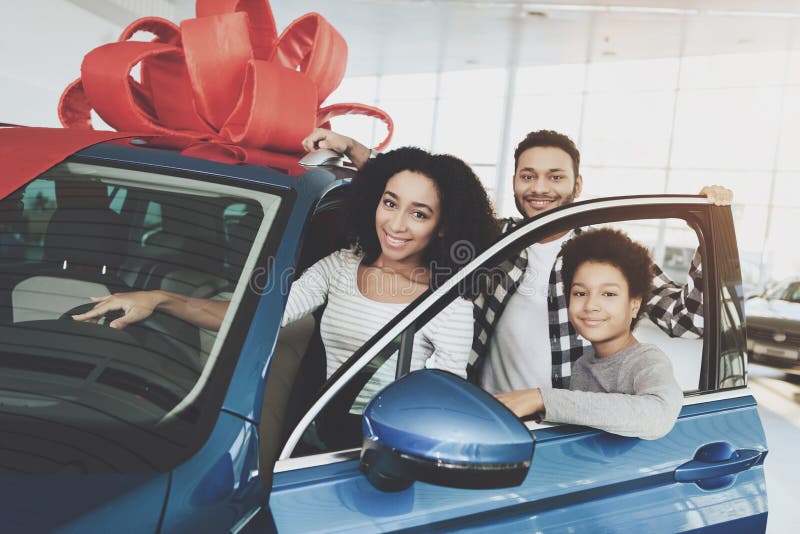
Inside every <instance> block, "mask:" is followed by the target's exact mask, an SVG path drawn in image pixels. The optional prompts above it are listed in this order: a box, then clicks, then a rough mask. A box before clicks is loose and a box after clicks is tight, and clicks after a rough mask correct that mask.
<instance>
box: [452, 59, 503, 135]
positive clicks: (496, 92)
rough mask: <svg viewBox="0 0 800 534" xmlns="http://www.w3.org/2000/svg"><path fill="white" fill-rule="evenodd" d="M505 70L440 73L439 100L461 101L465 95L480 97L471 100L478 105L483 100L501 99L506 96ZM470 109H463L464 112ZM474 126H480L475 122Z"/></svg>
mask: <svg viewBox="0 0 800 534" xmlns="http://www.w3.org/2000/svg"><path fill="white" fill-rule="evenodd" d="M507 76H508V75H507V72H506V69H475V70H453V71H449V72H443V73H442V81H441V87H440V90H439V96H440V97H441V98H453V99H461V98H465V97H466V96H467V95H470V94H471V95H480V96H481V98H480V99H474V98H473V99H471V100H472V101H473V102H475V103H479V102H480V101H481V100H484V99H493V97H503V96H505V94H506V78H507ZM469 109H470V108H469V107H467V108H465V109H464V111H465V112H466V111H467V110H469ZM476 124H481V123H480V122H476Z"/></svg>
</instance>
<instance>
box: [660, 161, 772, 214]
mask: <svg viewBox="0 0 800 534" xmlns="http://www.w3.org/2000/svg"><path fill="white" fill-rule="evenodd" d="M771 181H772V173H771V172H768V171H760V172H754V171H737V170H730V171H717V170H709V169H681V170H672V171H670V173H669V187H668V188H667V191H666V192H667V193H675V194H689V195H696V194H697V193H699V192H700V189H702V187H703V186H706V185H712V184H719V185H723V186H725V187H727V188H729V189H731V190H732V191H733V201H734V202H736V203H737V204H739V203H745V202H746V203H747V204H749V205H752V204H767V203H768V202H769V190H770V182H771Z"/></svg>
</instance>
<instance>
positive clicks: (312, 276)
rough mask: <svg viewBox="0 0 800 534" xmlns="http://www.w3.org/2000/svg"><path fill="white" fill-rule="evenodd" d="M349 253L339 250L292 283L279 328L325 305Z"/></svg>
mask: <svg viewBox="0 0 800 534" xmlns="http://www.w3.org/2000/svg"><path fill="white" fill-rule="evenodd" d="M348 254H351V253H350V252H349V251H346V250H340V251H338V252H334V253H333V254H331V255H330V256H326V257H324V258H322V259H321V260H319V261H318V262H317V263H315V264H314V265H312V266H311V267H309V268H308V269H306V271H305V272H304V273H303V274H302V275H301V276H300V278H298V279H297V280H295V281H294V283H293V284H292V288H291V289H290V290H289V299H288V300H287V301H286V309H285V310H284V312H283V319H282V320H281V326H286V325H287V324H290V323H293V322H294V321H297V320H298V319H301V318H303V317H305V316H306V315H308V314H309V313H312V312H313V311H315V310H316V309H317V308H319V307H320V306H322V305H323V304H325V301H326V300H327V299H328V291H329V290H330V287H331V280H333V278H334V276H335V275H336V272H337V271H338V270H339V269H340V268H342V266H344V265H346V263H347V259H348Z"/></svg>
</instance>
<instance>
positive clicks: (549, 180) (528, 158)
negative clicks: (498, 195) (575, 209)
mask: <svg viewBox="0 0 800 534" xmlns="http://www.w3.org/2000/svg"><path fill="white" fill-rule="evenodd" d="M582 186H583V180H582V178H581V177H580V176H575V172H574V170H573V167H572V158H570V157H569V154H567V153H566V152H565V151H563V150H561V149H560V148H556V147H552V146H536V147H533V148H529V149H528V150H526V151H525V152H523V153H522V154H520V155H519V159H518V160H517V169H516V172H515V173H514V202H515V203H516V204H517V209H518V210H519V212H520V213H521V214H522V215H523V216H525V217H533V216H535V215H538V214H540V213H543V212H545V211H547V210H551V209H553V208H557V207H558V206H562V205H564V204H569V203H570V202H573V201H574V200H575V198H576V197H577V196H578V195H580V194H581V187H582Z"/></svg>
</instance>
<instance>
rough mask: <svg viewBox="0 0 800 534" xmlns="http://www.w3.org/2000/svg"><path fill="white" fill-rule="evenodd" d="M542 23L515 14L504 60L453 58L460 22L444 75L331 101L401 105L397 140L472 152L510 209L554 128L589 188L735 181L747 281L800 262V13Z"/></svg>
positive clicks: (354, 90)
mask: <svg viewBox="0 0 800 534" xmlns="http://www.w3.org/2000/svg"><path fill="white" fill-rule="evenodd" d="M530 18H531V16H530V15H529V16H528V17H514V18H512V19H511V20H510V21H509V22H506V23H504V24H506V26H504V27H503V28H504V31H503V32H501V33H502V36H503V37H501V38H505V39H506V40H507V41H508V44H507V45H506V46H500V47H499V48H500V49H501V50H504V51H505V53H506V57H505V58H504V59H503V58H500V61H499V62H500V63H503V61H505V64H506V65H505V66H497V65H496V64H495V65H486V66H483V67H482V66H480V65H475V66H471V65H470V66H466V65H465V66H462V67H461V68H458V67H457V66H456V68H452V66H450V67H448V64H449V63H454V62H453V61H449V59H448V57H447V54H448V52H447V47H448V43H447V42H446V40H447V39H451V40H452V39H456V38H458V39H463V38H464V35H465V32H464V31H455V30H454V29H453V28H452V26H451V27H450V28H449V31H448V32H446V33H445V35H451V36H454V37H447V39H445V42H443V43H439V44H438V47H439V48H438V50H439V53H440V55H441V56H442V57H441V58H440V60H441V61H440V63H439V68H437V69H436V70H435V71H433V72H418V73H407V74H388V75H382V76H351V77H348V78H347V79H346V80H345V82H344V83H343V84H342V86H341V87H340V89H339V90H338V91H337V92H336V93H335V94H334V95H332V97H331V98H330V101H331V102H342V101H362V102H368V103H373V104H375V105H378V106H380V107H382V108H384V109H386V110H387V111H389V112H390V113H391V114H392V117H393V118H394V120H395V123H396V133H395V137H394V139H393V142H392V146H393V147H397V146H402V145H408V144H411V145H417V146H422V147H424V148H428V149H432V150H434V151H439V152H449V153H452V154H454V155H457V156H459V157H462V158H464V159H465V160H466V161H468V162H470V164H472V165H473V167H474V168H475V170H476V172H477V173H478V174H479V176H480V177H481V179H482V180H483V182H484V184H485V185H486V187H487V188H488V189H490V190H491V192H492V195H493V198H494V200H495V203H496V206H497V208H498V211H499V212H500V213H501V214H503V215H513V214H514V212H515V208H514V204H513V200H512V197H511V193H510V192H511V176H512V174H513V157H512V155H513V150H514V146H515V145H516V143H517V142H518V141H519V140H520V139H521V138H522V137H523V136H524V135H525V133H526V132H528V131H531V130H536V129H542V128H547V129H555V130H559V131H561V132H564V133H566V134H568V135H570V136H571V137H572V138H573V139H574V140H575V141H576V142H577V143H578V146H579V147H580V148H581V152H582V174H583V177H584V197H585V198H586V197H597V196H605V195H618V194H620V195H621V194H638V193H654V192H659V193H660V192H665V193H696V192H698V191H699V189H700V187H701V186H702V185H704V184H723V185H726V186H728V187H731V188H732V189H733V190H734V192H735V205H734V211H735V217H736V224H737V235H738V239H739V243H740V250H741V253H742V263H743V268H744V269H745V272H744V278H745V279H746V280H745V282H746V286H752V287H746V289H749V290H752V288H753V287H757V286H758V285H760V284H764V283H766V282H768V281H770V280H774V279H780V278H783V277H786V276H789V275H791V274H794V273H798V272H800V247H797V246H796V245H794V244H793V243H794V241H795V240H794V239H793V234H794V233H795V232H796V229H795V228H796V226H798V224H800V149H799V148H800V18H798V17H796V16H793V15H791V14H783V15H781V14H778V15H772V16H766V15H764V14H762V15H761V16H758V15H756V16H753V15H748V16H744V15H742V14H723V13H720V14H708V13H705V14H691V13H686V12H679V11H678V10H674V12H667V13H663V14H659V13H652V12H648V13H635V12H620V13H614V12H594V13H592V12H589V13H585V12H584V13H563V14H557V15H556V16H555V17H553V16H552V15H549V16H548V19H546V20H541V21H531V20H530ZM452 24H453V23H451V25H452ZM455 24H458V22H456V23H455ZM466 34H469V32H468V31H467V32H466ZM514 43H516V46H514ZM398 46H399V45H398ZM431 46H432V51H434V52H435V51H436V50H437V48H436V47H435V46H434V45H431ZM495 48H496V49H497V46H496V44H495ZM434 52H432V53H434ZM580 56H582V59H581V57H580ZM554 58H555V59H557V58H573V59H572V60H571V61H568V62H563V63H553V59H554ZM497 59H498V58H495V63H498V61H497ZM481 63H484V62H483V61H481ZM429 70H430V69H429ZM506 124H507V127H506ZM335 127H336V128H338V129H340V130H342V131H344V132H345V133H348V134H350V135H353V136H355V137H356V138H358V139H362V140H365V141H373V142H376V141H377V140H379V139H380V138H381V137H382V135H383V134H384V131H383V130H382V127H380V126H378V127H376V126H375V125H374V124H373V123H372V122H370V121H367V120H363V119H358V118H354V119H348V118H346V119H342V120H340V122H337V123H336V124H335Z"/></svg>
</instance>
